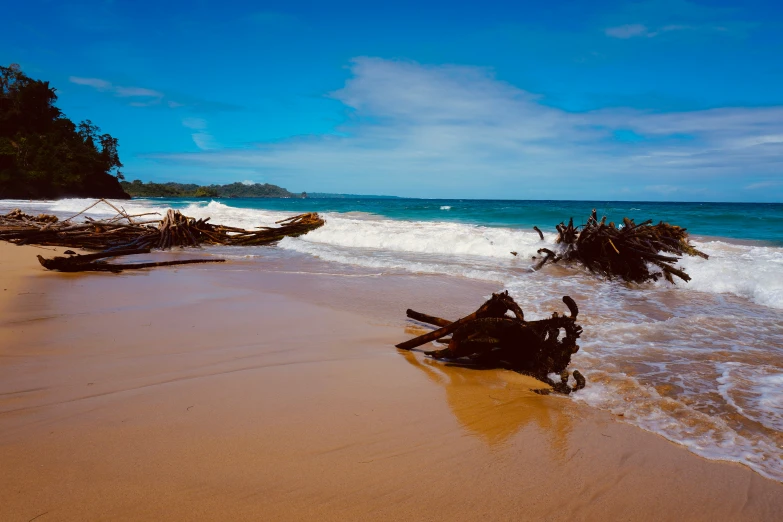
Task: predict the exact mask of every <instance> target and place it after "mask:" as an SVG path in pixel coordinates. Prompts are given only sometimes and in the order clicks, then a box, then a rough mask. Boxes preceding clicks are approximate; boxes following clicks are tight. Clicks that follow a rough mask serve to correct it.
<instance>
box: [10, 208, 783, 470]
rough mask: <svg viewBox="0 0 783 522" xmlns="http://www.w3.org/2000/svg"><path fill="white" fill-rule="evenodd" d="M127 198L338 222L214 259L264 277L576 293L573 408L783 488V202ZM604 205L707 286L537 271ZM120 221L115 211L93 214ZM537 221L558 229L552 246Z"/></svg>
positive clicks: (544, 302)
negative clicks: (577, 381)
mask: <svg viewBox="0 0 783 522" xmlns="http://www.w3.org/2000/svg"><path fill="white" fill-rule="evenodd" d="M91 203H92V200H80V199H68V200H60V201H50V202H40V201H39V202H27V201H8V200H5V201H0V213H4V212H7V211H8V210H10V209H11V208H15V207H20V208H22V209H23V210H25V211H27V212H35V213H37V212H45V213H55V214H57V215H59V216H61V217H68V216H70V215H73V214H75V213H77V212H78V211H80V210H82V209H83V208H85V207H87V206H88V205H89V204H91ZM118 204H120V205H123V206H124V208H125V209H126V210H127V211H129V212H131V213H144V212H154V211H160V210H161V209H165V208H169V207H173V208H178V209H181V210H182V211H183V213H185V214H186V215H189V216H194V217H207V216H209V217H211V218H212V219H211V221H212V222H213V223H220V224H226V225H233V226H240V227H244V228H253V227H257V226H263V225H270V224H271V223H273V222H274V221H277V220H279V219H283V218H285V217H287V216H290V215H292V214H296V213H302V212H309V211H316V212H319V213H321V214H322V215H323V216H324V217H325V219H326V221H327V224H326V226H324V227H322V228H320V229H318V230H316V231H314V232H311V233H309V234H307V235H305V236H302V237H298V238H286V239H284V240H283V241H281V242H280V243H279V245H278V246H277V247H276V248H274V249H269V247H247V248H226V247H215V248H210V249H209V250H208V251H209V252H211V253H214V254H215V255H221V256H223V257H234V258H242V259H245V260H255V261H257V262H258V267H259V270H263V269H264V266H265V265H264V263H265V262H266V261H267V260H268V259H270V258H274V259H276V260H277V261H280V260H281V259H283V260H284V261H285V263H286V266H290V267H294V268H292V269H297V270H302V271H315V272H318V273H321V272H326V273H330V274H343V275H352V276H357V277H375V278H377V277H389V278H391V277H394V276H395V275H400V274H406V275H407V274H433V275H439V276H442V277H444V278H447V279H448V281H450V282H451V283H453V284H454V285H459V284H461V282H463V281H469V280H480V281H484V282H488V283H490V284H491V285H493V287H495V288H496V289H497V290H498V291H500V290H504V289H506V290H508V291H509V292H510V293H511V295H512V296H513V297H514V298H515V299H516V300H517V302H519V303H520V305H521V306H522V308H523V309H524V311H525V316H526V317H530V318H540V317H543V316H545V315H549V314H550V313H551V312H552V311H553V310H561V309H562V307H563V305H562V302H561V298H562V296H563V295H570V296H572V297H573V298H574V299H575V300H576V302H577V303H578V305H579V308H580V315H579V318H580V323H581V324H582V325H583V327H584V334H583V335H582V338H581V339H580V343H579V344H580V346H581V349H580V351H579V352H578V353H577V354H576V355H575V356H574V358H573V360H572V365H571V367H572V368H577V369H580V370H581V371H582V372H583V373H584V374H585V375H586V377H587V380H588V385H587V387H586V388H585V389H584V390H581V391H580V392H578V393H576V394H574V395H572V396H570V397H568V398H563V400H574V401H580V402H583V403H585V404H587V405H590V406H593V407H595V408H599V409H602V410H606V411H610V412H612V413H613V414H615V415H617V418H618V419H621V420H622V421H624V422H628V423H631V424H634V425H636V426H638V427H640V428H642V429H645V430H648V431H651V432H654V433H658V434H660V435H662V436H664V437H666V438H667V439H669V440H671V441H674V442H677V443H679V444H682V445H684V446H686V447H687V448H688V449H690V450H691V451H693V452H694V453H697V454H699V455H702V456H704V457H706V458H710V459H718V460H728V461H734V462H738V463H742V464H744V465H747V466H749V467H750V468H752V469H754V470H756V471H757V472H759V473H760V474H762V475H764V476H766V477H769V478H772V479H775V480H778V481H783V204H729V203H652V202H647V203H640V202H592V201H487V200H421V199H396V198H395V199H375V198H356V199H351V198H344V199H230V200H219V201H212V200H199V199H176V200H169V199H157V198H152V199H137V200H132V201H127V202H119V203H118ZM593 208H595V209H597V211H598V214H599V216H602V215H607V216H608V219H609V220H610V221H612V220H613V221H616V222H620V221H621V220H622V218H623V217H630V218H632V219H634V220H636V221H637V222H641V221H644V220H646V219H652V220H654V221H655V222H657V221H659V220H663V221H668V222H670V223H672V224H677V225H680V226H683V227H686V228H687V229H688V230H689V232H690V233H691V235H692V237H693V239H694V244H695V246H696V247H697V248H699V249H700V250H702V251H704V252H705V253H707V254H709V256H710V259H709V260H704V259H701V258H690V257H686V258H684V259H683V260H682V261H681V263H680V266H682V267H683V268H684V269H685V270H686V271H687V272H688V274H690V275H691V277H692V280H691V281H690V282H688V283H685V282H678V283H677V284H676V285H671V284H669V283H666V282H664V281H658V282H655V283H647V284H643V285H635V284H625V283H622V282H621V281H607V280H604V279H602V278H599V277H597V276H595V275H593V274H590V273H588V272H586V271H584V270H582V269H580V268H565V267H561V266H552V265H549V266H546V267H544V268H543V269H542V270H540V271H537V272H535V271H532V270H531V266H532V262H531V257H532V256H534V255H536V250H538V249H539V248H542V247H545V246H549V247H550V248H551V247H552V243H553V241H554V237H555V229H554V226H555V225H556V224H557V223H559V222H560V221H563V220H565V221H567V220H568V219H569V218H570V217H573V218H574V220H575V222H576V223H582V222H583V221H584V220H585V219H586V218H587V216H588V215H589V213H590V212H591V210H592V209H593ZM110 214H114V212H113V211H112V210H111V209H109V208H106V207H104V208H98V207H96V208H95V209H93V210H91V211H90V212H89V213H88V215H90V216H93V217H101V216H107V215H110ZM533 225H537V226H538V227H539V228H541V229H542V230H543V231H544V234H545V239H544V240H543V241H542V240H540V238H539V236H538V234H537V233H536V232H534V231H533V230H532V226H533ZM512 251H514V252H518V254H519V255H518V256H516V257H515V256H513V255H511V252H512ZM410 302H411V303H415V296H411V297H410ZM425 311H427V312H432V313H435V312H437V311H436V310H432V311H430V310H425ZM394 319H398V318H394Z"/></svg>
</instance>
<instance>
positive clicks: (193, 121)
mask: <svg viewBox="0 0 783 522" xmlns="http://www.w3.org/2000/svg"><path fill="white" fill-rule="evenodd" d="M182 125H184V126H185V127H187V128H188V129H191V130H193V131H196V132H193V133H192V134H191V135H190V137H191V138H193V143H195V144H196V147H198V148H199V149H201V150H213V149H215V148H216V144H215V138H214V137H213V136H212V134H210V133H209V132H207V122H206V120H204V119H203V118H185V119H184V120H182Z"/></svg>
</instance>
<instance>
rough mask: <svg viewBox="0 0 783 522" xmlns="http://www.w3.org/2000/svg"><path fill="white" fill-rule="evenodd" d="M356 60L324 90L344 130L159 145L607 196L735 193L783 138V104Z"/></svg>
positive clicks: (481, 188) (406, 187)
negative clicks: (552, 96)
mask: <svg viewBox="0 0 783 522" xmlns="http://www.w3.org/2000/svg"><path fill="white" fill-rule="evenodd" d="M351 72H352V77H351V78H350V79H349V80H348V81H347V82H346V84H345V86H344V87H343V88H341V89H340V90H338V91H335V92H333V93H331V94H330V97H332V98H333V99H336V100H338V101H340V102H341V103H343V104H344V105H345V107H346V109H347V110H348V111H349V114H350V117H349V118H348V120H347V122H346V123H345V124H343V125H342V126H340V127H339V128H337V129H336V131H337V134H331V135H324V136H309V137H303V138H294V139H290V140H287V141H283V142H274V143H271V142H270V143H260V144H257V145H256V146H254V147H251V148H242V149H217V150H209V151H208V152H200V153H182V154H158V155H155V156H154V157H155V158H157V159H158V160H159V161H166V162H174V163H177V164H186V165H191V166H201V167H205V168H220V169H254V170H255V171H257V172H275V173H277V175H279V176H285V177H287V179H288V180H289V181H288V182H287V183H288V184H289V185H290V187H291V188H295V189H299V188H302V189H304V188H307V189H309V190H324V191H327V190H331V191H345V192H357V191H378V190H381V191H384V192H387V193H395V194H401V195H414V196H438V197H449V196H453V197H467V196H474V197H520V198H522V197H560V198H582V199H584V198H589V197H599V198H605V197H611V194H612V193H613V192H612V191H616V192H618V195H619V192H620V191H621V189H620V187H623V190H624V191H625V192H624V195H625V196H628V197H636V198H644V197H659V198H660V197H662V196H663V197H672V196H676V195H678V194H683V197H686V196H685V195H692V194H697V193H701V196H700V197H703V198H711V199H727V198H728V199H731V198H735V197H737V196H736V191H737V189H739V188H742V187H743V186H745V185H746V184H747V181H746V180H747V179H748V178H749V177H751V176H752V178H751V179H754V178H755V179H759V178H761V179H773V180H780V179H781V178H783V140H781V141H778V140H777V139H776V138H774V139H773V138H770V137H777V136H781V135H783V107H757V108H742V107H737V108H722V109H712V110H704V111H692V112H672V113H650V112H643V111H638V110H633V109H606V110H598V111H591V112H585V113H571V112H566V111H563V110H560V109H557V108H554V107H550V106H547V105H545V104H543V103H542V102H541V100H540V99H539V97H538V96H536V95H534V94H532V93H530V92H527V91H524V90H522V89H519V88H517V87H515V86H513V85H510V84H507V83H504V82H501V81H498V80H496V79H494V78H493V76H492V74H491V71H489V70H486V69H481V68H475V67H461V66H425V65H420V64H416V63H411V62H400V61H390V60H383V59H377V58H359V59H356V60H355V61H354V62H353V64H352V66H351ZM199 125H200V123H197V122H191V126H190V127H189V128H192V129H193V130H197V131H198V132H205V129H206V124H204V127H201V128H199ZM623 132H630V133H633V134H634V135H635V136H638V139H634V140H630V141H629V140H621V139H617V136H618V135H622V134H623ZM194 141H195V139H194ZM278 179H280V177H278ZM699 191H701V192H699Z"/></svg>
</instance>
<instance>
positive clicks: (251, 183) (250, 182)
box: [242, 179, 256, 185]
mask: <svg viewBox="0 0 783 522" xmlns="http://www.w3.org/2000/svg"><path fill="white" fill-rule="evenodd" d="M242 184H243V185H255V184H256V182H255V181H253V180H250V179H246V180H245V181H243V182H242Z"/></svg>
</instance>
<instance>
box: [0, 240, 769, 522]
mask: <svg viewBox="0 0 783 522" xmlns="http://www.w3.org/2000/svg"><path fill="white" fill-rule="evenodd" d="M58 250H59V251H62V250H63V249H58ZM39 252H40V250H38V249H36V248H32V247H15V246H12V245H8V244H4V243H0V295H2V297H1V298H0V299H1V300H0V313H2V315H0V470H2V473H0V520H2V521H17V520H18V521H23V522H26V521H29V520H31V519H33V518H34V517H38V518H37V519H36V520H38V521H48V520H162V519H166V520H229V519H230V520H301V519H304V518H311V519H315V520H477V519H485V520H569V521H573V520H711V521H715V520H781V519H783V484H780V483H777V482H774V481H771V480H767V479H764V478H762V477H761V476H759V475H758V474H756V473H754V472H752V471H750V470H748V469H746V468H745V467H742V466H740V465H736V464H731V463H721V462H712V461H708V460H705V459H702V458H700V457H697V456H695V455H693V454H691V453H689V452H688V451H687V450H685V449H684V448H682V447H679V446H677V445H675V444H672V443H670V442H668V441H666V440H664V439H662V438H661V437H658V436H656V435H653V434H650V433H646V432H644V431H641V430H639V429H636V428H634V427H631V426H628V425H626V424H623V423H621V422H618V421H617V419H616V418H614V417H612V416H611V415H608V414H605V413H602V412H597V411H594V410H591V409H589V408H587V407H583V406H580V405H578V404H575V403H573V402H572V401H570V400H569V399H565V398H560V397H551V396H550V397H543V396H539V395H536V394H534V393H532V392H531V391H530V387H531V386H536V385H535V381H532V380H531V379H528V378H525V377H521V376H518V375H516V374H514V373H511V372H504V371H472V370H466V369H459V368H450V367H445V366H444V365H442V364H440V363H436V362H432V361H428V360H425V359H423V358H422V357H421V356H420V355H418V354H405V353H399V352H398V351H397V350H395V349H394V348H393V344H394V343H395V342H398V341H399V340H401V339H404V338H406V337H407V336H408V335H410V334H411V333H412V332H411V331H408V332H406V331H405V323H404V320H403V317H404V316H403V314H404V306H402V307H401V304H402V302H405V301H407V302H408V303H411V302H412V301H413V300H414V297H413V296H416V298H417V299H416V302H421V301H424V302H425V303H424V305H422V307H421V309H422V310H435V309H442V308H441V307H438V308H435V307H432V306H430V305H431V304H433V303H436V302H437V300H438V297H439V296H440V295H441V294H442V293H443V291H444V288H445V286H446V285H447V284H448V282H447V281H445V280H444V279H438V278H427V277H413V276H412V277H404V278H400V279H399V281H397V282H395V283H383V284H385V285H386V287H384V288H378V285H379V284H382V283H380V282H379V280H377V279H375V280H373V279H367V278H365V279H361V278H354V279H350V280H348V279H346V278H342V279H341V278H339V277H337V276H329V275H317V276H315V275H304V274H281V273H274V272H263V271H258V270H247V269H246V267H244V266H243V265H242V264H241V263H238V262H234V263H229V264H226V265H199V266H189V267H183V268H173V269H157V270H151V271H141V272H138V273H125V274H121V275H114V274H56V273H49V272H45V271H44V270H43V269H41V267H40V266H38V264H37V262H36V261H35V257H34V256H35V254H36V253H39ZM476 286H477V287H476V288H470V287H467V288H466V289H463V290H462V292H463V293H464V294H465V295H464V296H462V297H464V298H465V300H466V301H467V299H468V297H467V294H469V293H473V294H474V296H473V299H474V301H475V302H472V303H469V304H467V305H465V308H464V309H463V310H462V312H466V311H470V310H471V309H472V307H473V308H475V307H474V306H473V305H474V304H476V303H478V302H480V301H481V300H482V299H481V298H482V296H483V295H486V292H484V293H481V291H484V290H486V289H484V288H481V287H480V285H476ZM476 291H478V293H476ZM419 296H421V300H419V299H418V297H419ZM427 300H429V301H427ZM329 303H331V304H329ZM327 304H329V305H328V306H327ZM380 313H383V314H384V315H382V316H381V315H379V314H380ZM444 315H445V314H444ZM373 317H381V319H373ZM588 385H589V383H588Z"/></svg>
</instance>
